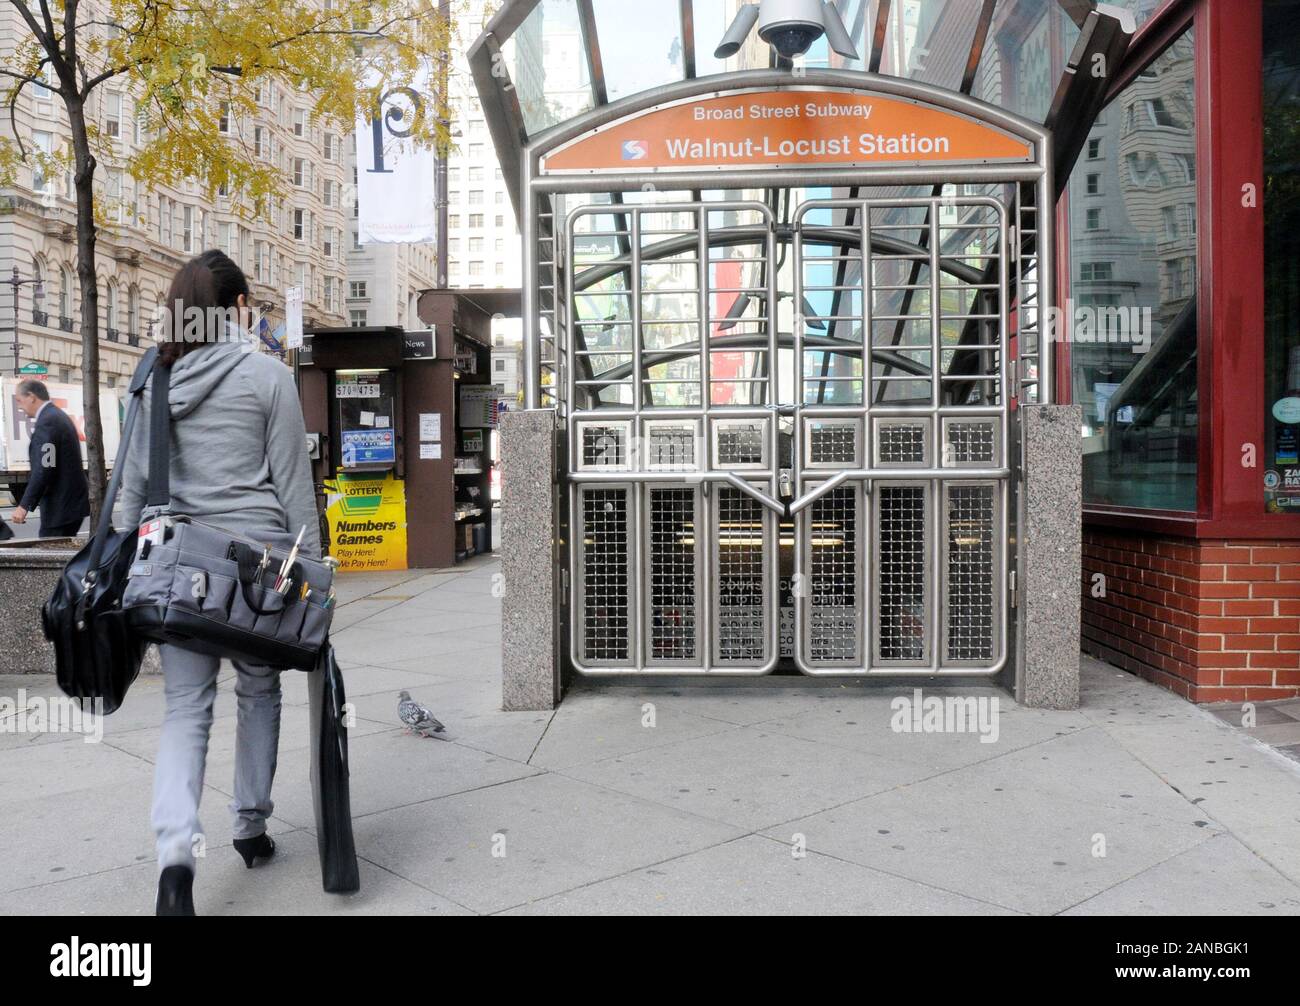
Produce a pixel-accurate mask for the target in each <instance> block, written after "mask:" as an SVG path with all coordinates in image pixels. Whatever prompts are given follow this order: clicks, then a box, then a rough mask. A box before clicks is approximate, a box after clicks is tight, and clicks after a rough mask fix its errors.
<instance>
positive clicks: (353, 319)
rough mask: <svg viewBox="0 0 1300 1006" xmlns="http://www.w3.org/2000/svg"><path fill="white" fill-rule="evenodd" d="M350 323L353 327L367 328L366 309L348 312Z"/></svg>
mask: <svg viewBox="0 0 1300 1006" xmlns="http://www.w3.org/2000/svg"><path fill="white" fill-rule="evenodd" d="M348 324H349V325H351V326H352V327H353V328H365V327H366V312H365V311H364V310H361V311H349V312H348Z"/></svg>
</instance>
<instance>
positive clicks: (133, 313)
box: [126, 285, 140, 336]
mask: <svg viewBox="0 0 1300 1006" xmlns="http://www.w3.org/2000/svg"><path fill="white" fill-rule="evenodd" d="M126 331H127V334H128V335H133V336H138V335H139V334H140V288H139V287H137V286H134V285H132V286H130V287H128V288H127V291H126Z"/></svg>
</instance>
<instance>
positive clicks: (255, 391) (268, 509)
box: [122, 337, 320, 556]
mask: <svg viewBox="0 0 1300 1006" xmlns="http://www.w3.org/2000/svg"><path fill="white" fill-rule="evenodd" d="M152 384H153V382H152V378H151V379H150V383H149V387H147V388H146V390H145V392H144V396H143V401H142V402H141V409H140V415H139V417H138V419H137V420H136V427H135V432H134V434H133V435H132V437H131V444H130V445H129V450H128V456H127V459H126V468H125V469H124V471H123V476H122V486H123V491H122V517H123V520H124V522H125V526H126V527H134V526H136V525H137V524H139V522H140V515H141V512H142V510H143V509H144V503H145V497H146V494H147V492H148V487H149V402H150V392H151V389H152ZM168 400H169V401H170V403H171V413H172V425H171V512H172V513H173V514H184V515H186V516H188V517H193V518H194V519H195V520H198V521H202V522H203V523H205V524H213V525H216V526H217V527H222V528H225V529H226V530H229V531H233V532H235V533H237V534H240V535H242V536H244V537H248V538H252V539H253V540H255V541H260V540H264V541H266V543H267V544H281V543H282V541H283V539H281V538H280V537H279V534H274V535H273V533H277V532H278V533H284V534H288V535H289V536H291V537H297V534H298V529H299V528H301V527H303V526H304V525H305V526H306V528H307V533H306V534H305V535H303V539H302V547H303V553H304V554H305V555H308V556H319V555H320V523H319V518H318V515H317V511H316V494H315V491H314V489H313V486H312V478H311V465H310V462H309V461H308V458H307V434H306V430H305V427H304V425H303V419H302V408H301V406H300V405H299V402H298V389H297V387H296V386H295V384H294V380H293V372H292V371H291V370H289V368H288V367H286V366H285V365H284V364H283V363H280V362H279V361H278V360H275V359H273V358H272V357H270V356H266V355H264V354H262V353H259V352H257V351H256V350H255V349H254V348H253V347H252V345H251V344H250V343H249V342H248V341H247V340H246V339H243V338H234V337H232V338H230V339H229V341H223V342H215V343H212V344H211V345H207V346H202V347H200V348H198V349H195V350H191V351H190V352H189V353H186V354H185V355H184V356H183V357H181V358H180V359H179V360H177V361H176V363H175V364H174V365H173V366H172V374H171V393H170V395H169V399H168Z"/></svg>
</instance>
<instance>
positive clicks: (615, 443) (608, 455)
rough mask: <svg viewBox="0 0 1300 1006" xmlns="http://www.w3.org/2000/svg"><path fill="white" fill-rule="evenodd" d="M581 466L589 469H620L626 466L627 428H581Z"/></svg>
mask: <svg viewBox="0 0 1300 1006" xmlns="http://www.w3.org/2000/svg"><path fill="white" fill-rule="evenodd" d="M582 464H583V466H584V467H591V468H601V467H609V468H621V467H623V466H624V465H626V464H627V428H626V427H623V426H584V427H582Z"/></svg>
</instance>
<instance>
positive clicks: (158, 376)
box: [145, 367, 172, 509]
mask: <svg viewBox="0 0 1300 1006" xmlns="http://www.w3.org/2000/svg"><path fill="white" fill-rule="evenodd" d="M171 383H172V372H171V368H170V367H155V368H154V373H153V394H152V397H151V398H150V400H149V495H148V497H147V498H146V500H145V505H146V506H149V507H158V508H160V509H166V508H168V507H170V506H171V502H172V487H171V446H172V445H171V427H172V412H171V407H170V404H169V401H168V398H169V395H170V392H171Z"/></svg>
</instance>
